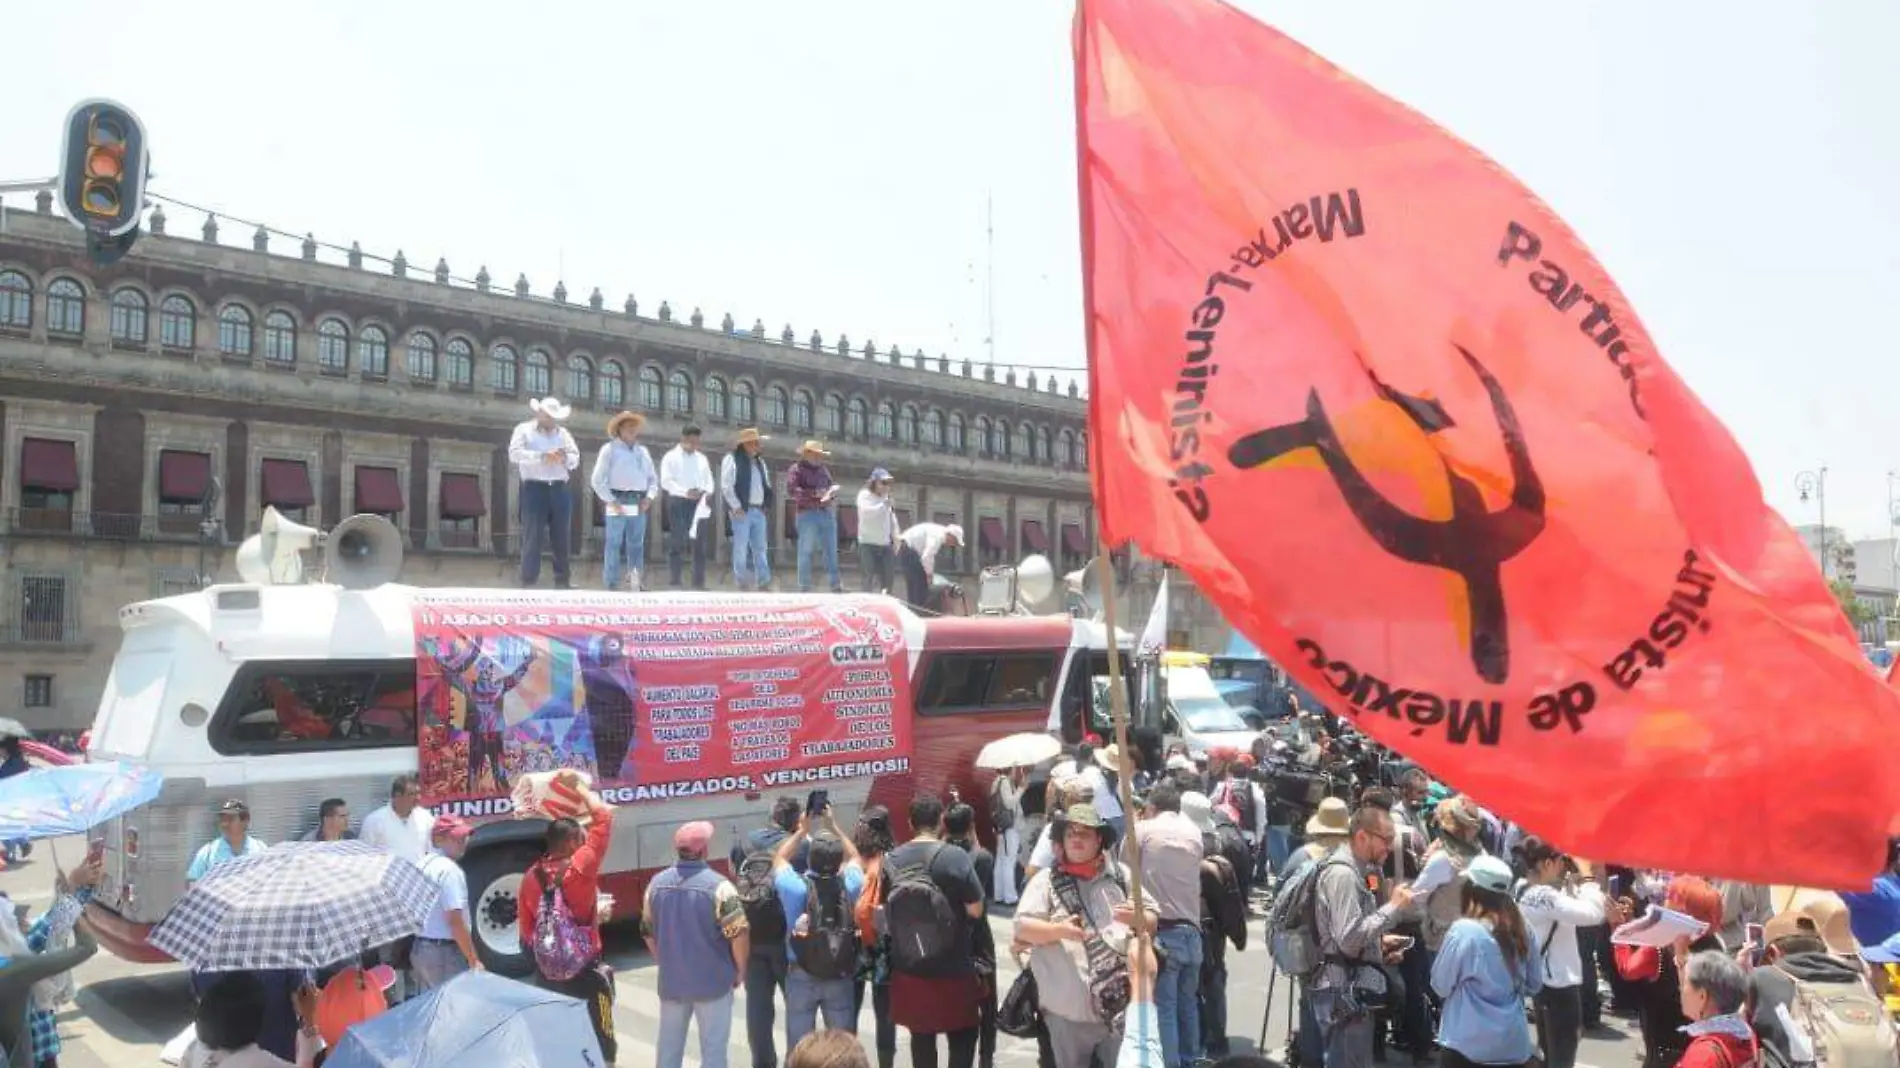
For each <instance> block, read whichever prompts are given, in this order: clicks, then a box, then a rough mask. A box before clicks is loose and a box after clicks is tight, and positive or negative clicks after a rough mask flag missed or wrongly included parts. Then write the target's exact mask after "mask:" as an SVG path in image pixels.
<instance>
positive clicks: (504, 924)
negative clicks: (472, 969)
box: [464, 846, 541, 978]
mask: <svg viewBox="0 0 1900 1068" xmlns="http://www.w3.org/2000/svg"><path fill="white" fill-rule="evenodd" d="M540 855H541V853H540V851H539V850H537V849H522V848H519V847H512V848H511V847H506V846H504V847H498V848H495V849H485V850H482V851H481V852H480V853H478V854H476V855H475V856H472V857H470V858H468V860H467V862H466V863H465V864H464V870H466V871H467V872H468V896H469V926H470V928H471V929H470V931H469V933H470V934H471V935H473V936H474V938H475V950H476V952H477V953H479V954H481V958H482V966H483V967H484V968H487V969H488V970H489V971H491V972H494V973H496V974H497V975H506V976H511V977H514V978H521V977H524V976H528V975H531V974H533V972H534V958H533V957H532V956H531V955H529V953H528V948H527V947H526V946H524V945H522V944H521V934H520V927H519V925H518V924H517V923H516V918H517V916H518V915H519V912H518V909H519V907H520V901H521V880H522V877H523V876H524V875H525V874H526V873H527V870H528V866H529V865H531V864H533V863H534V862H535V859H536V858H537V857H539V856H540Z"/></svg>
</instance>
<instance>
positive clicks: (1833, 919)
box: [1762, 887, 1861, 957]
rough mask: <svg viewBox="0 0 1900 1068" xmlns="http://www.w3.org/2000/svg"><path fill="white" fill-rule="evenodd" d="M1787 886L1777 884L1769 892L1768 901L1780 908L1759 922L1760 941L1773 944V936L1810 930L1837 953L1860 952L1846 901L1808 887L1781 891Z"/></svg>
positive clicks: (1829, 948) (1843, 955) (1807, 932)
mask: <svg viewBox="0 0 1900 1068" xmlns="http://www.w3.org/2000/svg"><path fill="white" fill-rule="evenodd" d="M1787 889H1790V888H1785V887H1777V888H1775V892H1772V893H1771V895H1770V896H1771V899H1772V901H1771V903H1772V904H1774V905H1777V906H1779V908H1778V910H1777V911H1776V912H1775V914H1774V915H1773V916H1772V917H1770V918H1769V920H1768V922H1767V923H1765V924H1763V925H1762V941H1764V942H1767V943H1768V944H1769V945H1774V944H1775V942H1776V940H1778V939H1782V938H1787V937H1788V936H1790V935H1797V934H1813V935H1815V936H1816V937H1818V938H1820V939H1821V941H1822V942H1824V943H1826V944H1827V951H1828V952H1829V953H1832V954H1834V955H1835V956H1837V957H1851V956H1854V955H1855V954H1857V953H1859V952H1860V950H1861V946H1860V943H1859V941H1857V940H1856V939H1855V938H1854V928H1853V925H1852V924H1851V923H1850V922H1849V920H1848V913H1847V902H1845V901H1843V900H1841V896H1840V895H1839V894H1836V893H1832V892H1830V891H1827V890H1812V889H1807V888H1800V889H1794V890H1793V892H1792V893H1783V892H1781V891H1784V890H1787Z"/></svg>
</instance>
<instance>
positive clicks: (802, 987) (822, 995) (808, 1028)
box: [785, 964, 858, 1057]
mask: <svg viewBox="0 0 1900 1068" xmlns="http://www.w3.org/2000/svg"><path fill="white" fill-rule="evenodd" d="M819 1009H823V1010H825V1029H826V1030H829V1031H851V1032H853V1033H855V1032H856V1031H857V1029H858V990H857V980H856V978H855V977H853V976H846V977H845V978H843V979H813V978H812V977H811V976H810V975H808V974H806V972H805V969H803V968H800V967H799V966H798V965H796V964H794V965H792V968H791V971H790V972H789V973H787V975H786V977H785V1055H786V1056H788V1057H789V1056H791V1051H792V1050H795V1049H797V1048H798V1043H799V1040H800V1039H802V1038H804V1037H805V1036H806V1035H809V1034H811V1033H812V1032H813V1031H815V1030H817V1028H818V1010H819Z"/></svg>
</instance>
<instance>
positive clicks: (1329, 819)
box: [1306, 797, 1352, 838]
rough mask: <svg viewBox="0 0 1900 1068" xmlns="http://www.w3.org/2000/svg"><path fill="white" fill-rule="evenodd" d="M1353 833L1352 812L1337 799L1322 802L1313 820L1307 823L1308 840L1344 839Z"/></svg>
mask: <svg viewBox="0 0 1900 1068" xmlns="http://www.w3.org/2000/svg"><path fill="white" fill-rule="evenodd" d="M1351 833H1352V811H1351V810H1350V809H1348V808H1347V807H1346V802H1344V801H1342V800H1340V799H1339V798H1337V797H1329V798H1326V799H1325V800H1323V801H1321V802H1320V803H1319V809H1318V811H1316V812H1314V813H1313V818H1312V819H1309V820H1307V821H1306V836H1307V837H1308V838H1344V837H1346V836H1347V835H1349V834H1351Z"/></svg>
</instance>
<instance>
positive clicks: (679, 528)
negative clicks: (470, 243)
mask: <svg viewBox="0 0 1900 1068" xmlns="http://www.w3.org/2000/svg"><path fill="white" fill-rule="evenodd" d="M716 488H717V487H715V486H714V485H713V473H712V464H711V463H710V462H708V461H707V459H706V454H705V453H703V452H700V451H699V427H697V426H694V425H693V424H691V423H688V424H686V429H684V430H682V431H680V443H679V444H678V445H675V446H673V447H672V448H670V449H668V450H666V455H665V456H662V457H661V458H660V489H661V490H663V491H665V493H666V513H665V518H666V567H667V571H668V572H670V576H671V578H672V580H673V588H674V589H679V586H680V565H681V564H682V563H683V562H684V560H683V557H684V556H685V555H686V546H687V543H688V542H691V543H692V548H693V588H694V589H696V590H703V589H705V588H706V542H707V541H708V540H709V539H708V538H705V537H701V536H700V535H701V533H703V532H702V531H700V530H698V529H697V526H698V524H697V523H696V522H695V520H694V516H695V515H697V514H698V512H699V509H700V507H701V505H702V504H704V503H706V498H707V497H708V496H711V495H712V493H713V491H714V490H715V489H716Z"/></svg>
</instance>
